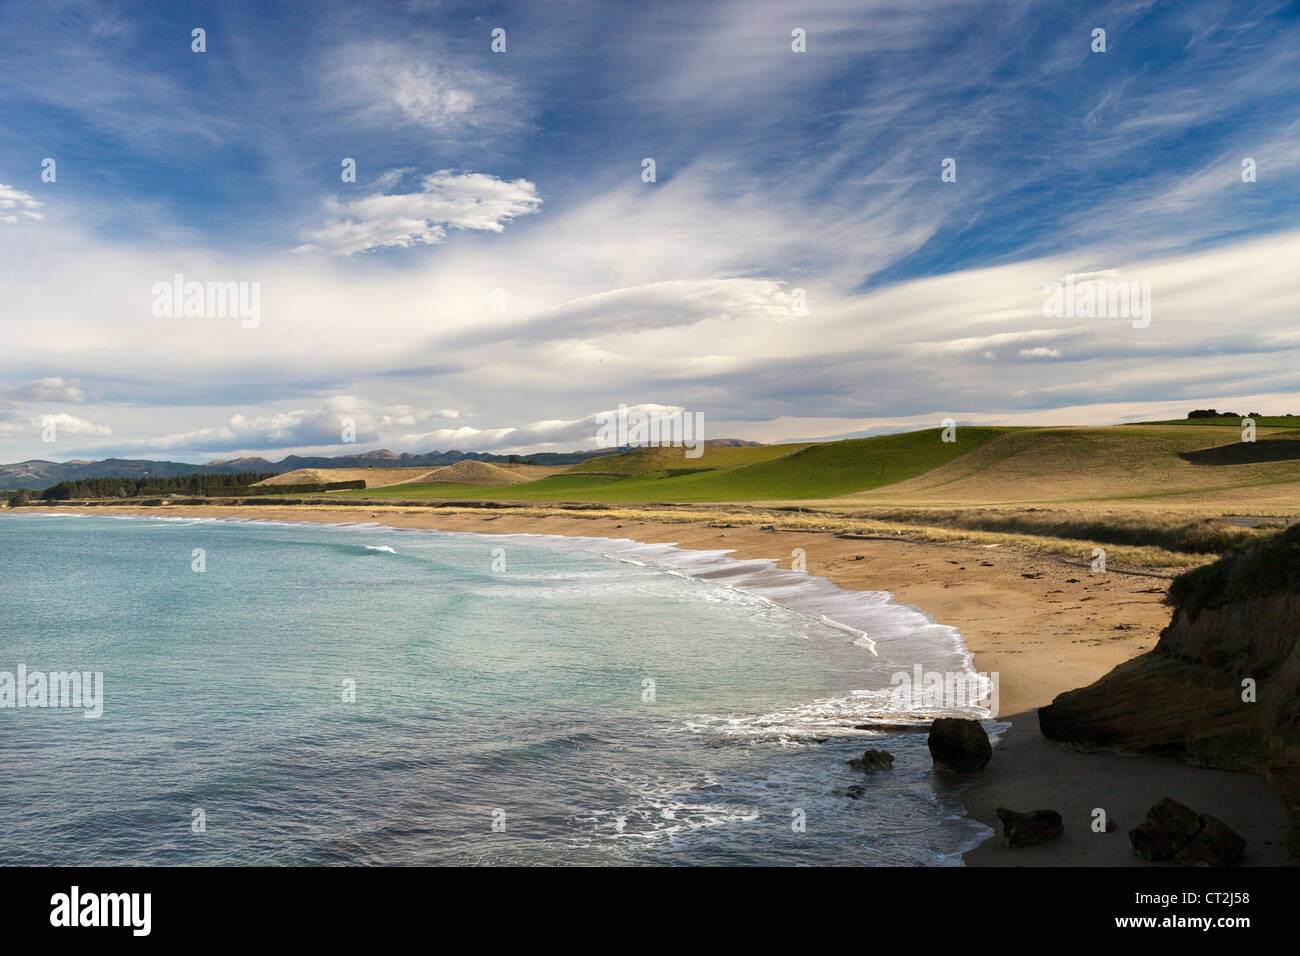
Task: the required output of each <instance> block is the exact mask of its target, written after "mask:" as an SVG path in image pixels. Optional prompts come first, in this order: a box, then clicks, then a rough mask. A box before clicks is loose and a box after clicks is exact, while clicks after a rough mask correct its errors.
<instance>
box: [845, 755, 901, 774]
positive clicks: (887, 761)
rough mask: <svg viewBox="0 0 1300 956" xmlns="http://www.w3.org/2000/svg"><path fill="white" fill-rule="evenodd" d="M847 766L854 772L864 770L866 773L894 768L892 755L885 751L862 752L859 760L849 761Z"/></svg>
mask: <svg viewBox="0 0 1300 956" xmlns="http://www.w3.org/2000/svg"><path fill="white" fill-rule="evenodd" d="M849 766H850V767H852V768H853V769H854V770H864V771H866V772H868V773H870V772H871V771H872V770H891V769H893V766H894V755H893V754H891V753H889V752H888V751H886V750H866V751H863V753H862V759H861V760H850V761H849Z"/></svg>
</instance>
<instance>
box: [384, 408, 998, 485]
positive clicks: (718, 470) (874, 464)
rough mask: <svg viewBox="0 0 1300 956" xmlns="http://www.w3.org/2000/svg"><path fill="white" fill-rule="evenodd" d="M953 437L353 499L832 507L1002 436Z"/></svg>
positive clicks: (748, 454)
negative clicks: (805, 503)
mask: <svg viewBox="0 0 1300 956" xmlns="http://www.w3.org/2000/svg"><path fill="white" fill-rule="evenodd" d="M1009 431H1011V429H1007V428H983V427H973V426H971V427H963V428H959V429H957V440H956V441H955V442H944V441H942V440H941V432H940V429H937V428H932V429H927V430H925V431H918V432H904V433H901V434H897V435H880V436H877V437H874V438H855V439H850V440H847V441H838V442H824V443H820V444H811V445H809V444H802V445H765V446H759V447H743V448H729V447H709V448H707V449H706V450H705V454H704V455H703V456H702V457H700V458H697V459H691V458H686V457H685V456H684V455H683V453H682V450H681V449H680V448H642V449H635V450H633V451H629V452H623V453H621V454H618V455H609V456H606V457H604V458H596V459H592V460H590V461H586V462H582V463H581V464H579V465H575V466H573V467H572V468H571V469H570V470H569V471H568V472H566V473H564V474H560V475H555V476H552V477H550V478H544V479H542V480H540V481H533V482H527V483H524V484H518V485H514V486H512V487H511V488H510V489H509V490H508V491H504V490H503V489H501V488H484V487H478V486H474V485H448V484H437V485H435V484H407V485H401V486H394V487H391V488H380V489H369V490H367V491H366V492H365V493H364V494H363V495H359V497H371V498H380V497H395V498H413V499H421V498H441V499H466V500H473V499H479V500H482V499H494V500H502V499H509V500H512V501H592V502H607V503H630V502H645V503H650V502H704V501H761V500H779V499H785V500H799V499H819V498H833V497H837V496H841V495H846V494H852V493H855V492H861V491H868V490H870V489H872V488H878V487H881V486H883V485H888V484H891V483H893V482H898V481H902V480H904V479H907V478H911V477H914V476H916V475H921V474H924V473H925V472H928V471H931V470H932V469H935V468H938V467H939V466H941V465H944V464H946V463H948V462H950V461H953V460H954V459H957V458H959V457H960V456H962V455H965V454H967V453H969V452H971V451H973V450H975V449H976V448H979V447H980V446H981V445H983V444H984V443H986V442H988V441H991V440H993V439H995V438H998V437H999V436H1002V435H1004V434H1007V433H1008V432H1009Z"/></svg>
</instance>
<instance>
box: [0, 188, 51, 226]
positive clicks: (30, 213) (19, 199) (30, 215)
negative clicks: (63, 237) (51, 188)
mask: <svg viewBox="0 0 1300 956" xmlns="http://www.w3.org/2000/svg"><path fill="white" fill-rule="evenodd" d="M43 205H45V204H44V203H41V202H37V201H36V198H35V197H34V196H32V195H31V194H30V193H25V192H23V191H22V190H21V189H16V188H14V187H13V186H6V185H5V184H4V183H0V222H7V223H11V224H12V223H16V222H19V221H20V220H24V219H36V220H40V219H44V218H45V215H44V214H43V213H39V212H37V211H36V210H38V209H40V208H41V206H43Z"/></svg>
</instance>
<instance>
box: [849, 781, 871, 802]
mask: <svg viewBox="0 0 1300 956" xmlns="http://www.w3.org/2000/svg"><path fill="white" fill-rule="evenodd" d="M866 792H867V788H866V787H864V786H863V785H862V784H860V783H855V784H854V785H853V786H851V787H849V788H848V789H847V790H845V791H844V794H845V796H847V797H848V798H849V799H850V800H861V799H862V795H863V794H864V793H866Z"/></svg>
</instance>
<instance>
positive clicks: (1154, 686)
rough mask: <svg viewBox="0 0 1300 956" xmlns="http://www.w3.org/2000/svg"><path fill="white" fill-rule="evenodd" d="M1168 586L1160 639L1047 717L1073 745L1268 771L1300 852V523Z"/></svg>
mask: <svg viewBox="0 0 1300 956" xmlns="http://www.w3.org/2000/svg"><path fill="white" fill-rule="evenodd" d="M1169 596H1170V600H1171V602H1172V603H1173V605H1174V610H1173V614H1172V617H1171V620H1170V622H1169V626H1168V627H1166V628H1165V629H1164V630H1163V631H1162V632H1161V633H1160V640H1159V641H1158V642H1157V643H1156V645H1155V647H1153V648H1152V649H1151V650H1150V651H1148V652H1146V653H1144V654H1141V655H1139V656H1138V657H1135V658H1133V659H1132V660H1129V661H1126V662H1124V663H1123V664H1120V665H1119V666H1118V667H1116V668H1115V669H1114V670H1112V671H1111V672H1110V673H1109V674H1107V675H1106V676H1105V677H1102V678H1101V679H1100V680H1098V681H1096V682H1095V683H1093V684H1090V685H1089V686H1087V687H1083V688H1080V689H1078V690H1073V691H1069V692H1068V693H1065V694H1061V695H1060V696H1059V697H1057V698H1056V699H1055V700H1054V701H1052V703H1051V704H1050V705H1048V706H1047V707H1043V708H1040V709H1039V711H1038V720H1039V726H1040V727H1041V729H1042V731H1043V734H1044V735H1045V736H1047V737H1049V738H1050V739H1052V740H1056V741H1060V742H1061V743H1064V744H1068V745H1069V746H1071V747H1073V748H1074V749H1076V750H1082V751H1115V752H1119V753H1148V754H1160V755H1164V756H1173V757H1179V758H1181V759H1182V760H1184V761H1186V762H1187V763H1190V764H1192V765H1193V766H1198V767H1216V768H1219V769H1222V770H1239V771H1246V772H1250V773H1258V774H1261V775H1263V776H1264V777H1265V778H1266V779H1267V780H1269V781H1270V782H1272V783H1273V785H1274V786H1276V787H1277V789H1278V791H1279V793H1280V795H1281V797H1282V801H1283V803H1284V804H1285V805H1286V807H1287V811H1288V814H1289V816H1290V823H1291V829H1290V833H1289V834H1288V837H1287V850H1288V852H1289V854H1290V855H1291V857H1292V859H1300V706H1297V705H1296V703H1295V702H1296V701H1297V700H1298V699H1300V641H1297V640H1296V622H1297V621H1300V525H1292V526H1290V527H1288V528H1287V529H1286V530H1285V531H1282V532H1279V533H1278V534H1276V535H1273V536H1271V537H1269V538H1266V539H1264V540H1262V541H1260V542H1259V543H1258V544H1256V545H1255V546H1253V547H1252V548H1249V549H1248V550H1246V551H1243V552H1239V553H1230V554H1228V555H1225V556H1224V557H1222V558H1220V559H1219V560H1218V561H1216V562H1214V563H1213V564H1210V565H1206V566H1204V567H1200V568H1196V569H1194V570H1192V571H1189V572H1187V573H1186V574H1183V575H1181V576H1179V577H1178V578H1177V579H1175V581H1174V582H1173V584H1172V586H1171V587H1170V589H1169Z"/></svg>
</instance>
